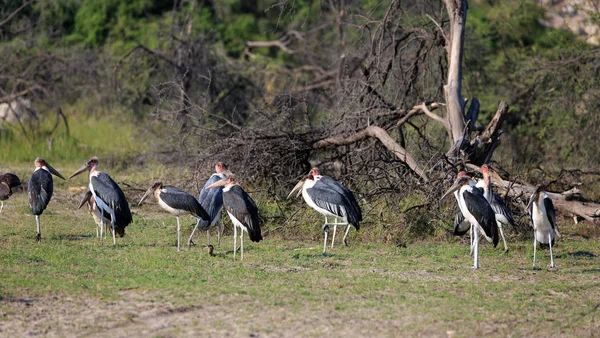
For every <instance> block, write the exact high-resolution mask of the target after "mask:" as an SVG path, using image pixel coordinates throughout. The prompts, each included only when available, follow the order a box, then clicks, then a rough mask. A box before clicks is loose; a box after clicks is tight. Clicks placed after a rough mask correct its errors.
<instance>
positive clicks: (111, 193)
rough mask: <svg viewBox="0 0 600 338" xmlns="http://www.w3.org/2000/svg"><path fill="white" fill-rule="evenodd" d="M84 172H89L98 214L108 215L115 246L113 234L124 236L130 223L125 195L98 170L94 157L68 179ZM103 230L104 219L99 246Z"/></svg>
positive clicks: (114, 241) (96, 160) (91, 190)
mask: <svg viewBox="0 0 600 338" xmlns="http://www.w3.org/2000/svg"><path fill="white" fill-rule="evenodd" d="M86 170H89V172H90V174H89V179H90V183H89V188H90V192H91V193H92V195H93V196H94V201H96V207H97V208H98V209H99V213H100V214H102V215H104V214H105V213H108V214H109V215H110V223H111V225H112V236H113V245H117V238H116V236H115V233H118V234H119V236H120V237H123V236H125V227H126V226H127V225H129V223H131V221H132V218H131V211H130V210H129V203H127V199H126V198H125V194H124V193H123V191H122V190H121V188H119V185H117V183H116V182H115V181H113V179H112V178H110V176H108V174H106V173H103V172H101V171H99V170H98V158H97V157H96V156H94V157H92V158H90V159H89V160H88V161H87V162H86V163H84V164H83V165H82V166H81V167H80V168H79V169H77V171H76V172H75V173H74V174H73V175H71V176H70V177H69V178H73V177H75V176H77V175H79V174H81V173H82V172H84V171H86ZM103 230H104V217H102V218H101V224H100V244H102V232H103Z"/></svg>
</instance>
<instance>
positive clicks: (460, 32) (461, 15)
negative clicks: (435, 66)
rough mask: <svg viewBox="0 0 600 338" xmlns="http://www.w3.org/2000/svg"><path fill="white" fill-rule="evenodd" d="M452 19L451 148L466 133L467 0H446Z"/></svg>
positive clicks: (448, 93)
mask: <svg viewBox="0 0 600 338" xmlns="http://www.w3.org/2000/svg"><path fill="white" fill-rule="evenodd" d="M444 2H445V4H446V9H447V10H448V17H449V19H450V41H449V42H448V45H447V46H446V48H447V53H448V82H447V83H446V85H445V86H444V95H445V99H446V111H447V118H448V122H449V124H450V130H449V131H448V132H449V136H450V140H451V141H452V146H451V149H453V148H456V147H460V146H461V142H462V139H463V137H464V135H465V119H464V113H463V111H464V105H465V102H464V100H463V98H462V95H461V86H462V56H463V44H464V33H465V23H466V21H467V7H468V6H467V1H466V0H444Z"/></svg>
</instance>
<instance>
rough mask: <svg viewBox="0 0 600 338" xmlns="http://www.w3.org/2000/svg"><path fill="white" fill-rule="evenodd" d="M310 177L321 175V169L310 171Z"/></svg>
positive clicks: (315, 168)
mask: <svg viewBox="0 0 600 338" xmlns="http://www.w3.org/2000/svg"><path fill="white" fill-rule="evenodd" d="M310 175H313V176H317V175H321V173H320V171H319V168H317V167H314V168H312V169H310Z"/></svg>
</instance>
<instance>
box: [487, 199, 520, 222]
mask: <svg viewBox="0 0 600 338" xmlns="http://www.w3.org/2000/svg"><path fill="white" fill-rule="evenodd" d="M490 205H491V207H492V209H493V210H494V213H495V214H496V215H502V216H504V217H505V218H506V220H507V221H508V223H510V225H512V226H514V225H515V220H514V219H513V216H512V212H510V209H509V208H508V207H507V206H506V204H505V203H504V201H503V200H502V197H500V196H499V195H498V194H496V193H495V192H492V203H491V204H490Z"/></svg>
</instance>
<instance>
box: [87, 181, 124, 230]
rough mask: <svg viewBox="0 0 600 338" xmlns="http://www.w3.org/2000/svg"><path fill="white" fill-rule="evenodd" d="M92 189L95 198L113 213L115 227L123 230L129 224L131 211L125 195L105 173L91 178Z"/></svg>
mask: <svg viewBox="0 0 600 338" xmlns="http://www.w3.org/2000/svg"><path fill="white" fill-rule="evenodd" d="M90 180H91V182H92V187H93V188H94V193H95V194H96V197H98V198H99V199H101V200H102V202H103V203H104V204H106V205H107V206H109V207H110V208H111V209H113V210H114V212H115V218H116V219H115V226H116V227H120V228H122V229H123V231H124V229H125V227H126V226H127V225H129V223H131V221H132V218H131V211H130V210H129V203H127V199H126V198H125V194H124V193H123V191H122V190H121V188H119V185H117V183H116V182H115V181H113V179H112V178H110V176H108V175H107V174H105V173H102V172H101V173H99V174H98V176H91V178H90Z"/></svg>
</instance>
